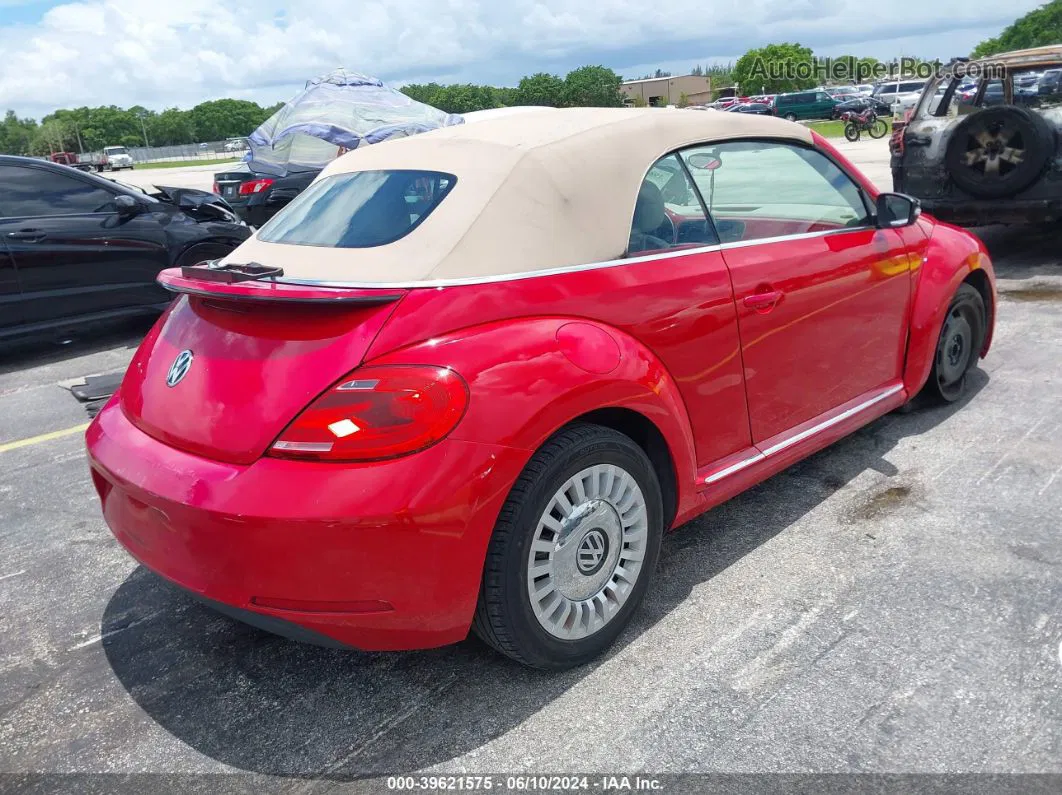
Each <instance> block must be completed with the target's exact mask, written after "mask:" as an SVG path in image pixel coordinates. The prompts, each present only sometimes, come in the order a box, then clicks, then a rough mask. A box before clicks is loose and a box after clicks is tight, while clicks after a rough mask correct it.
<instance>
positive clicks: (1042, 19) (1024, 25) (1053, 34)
mask: <svg viewBox="0 0 1062 795" xmlns="http://www.w3.org/2000/svg"><path fill="white" fill-rule="evenodd" d="M1060 43H1062V0H1051V2H1050V3H1045V4H1044V5H1042V6H1040V7H1039V8H1037V9H1036V10H1034V11H1030V12H1029V13H1028V14H1026V15H1025V16H1023V17H1021V18H1020V19H1017V20H1015V22H1014V23H1013V24H1011V25H1010V26H1008V27H1006V28H1004V29H1003V32H1002V33H1000V34H999V35H998V36H996V37H995V38H993V39H986V40H985V41H982V42H981V43H980V44H978V45H977V46H976V47H974V51H973V52H972V53H971V55H972V56H973V57H974V58H984V57H985V56H987V55H996V54H998V53H1001V52H1009V51H1010V50H1024V49H1026V48H1028V47H1043V46H1045V45H1047V44H1060Z"/></svg>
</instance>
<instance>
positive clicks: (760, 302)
mask: <svg viewBox="0 0 1062 795" xmlns="http://www.w3.org/2000/svg"><path fill="white" fill-rule="evenodd" d="M781 300H782V294H781V293H780V292H778V290H771V291H769V292H765V293H753V294H752V295H746V296H745V297H744V298H743V299H742V303H743V304H744V305H745V306H747V307H748V308H749V309H754V310H755V311H757V312H770V311H771V310H772V309H774V307H775V306H776V305H777V304H778V302H779V301H781Z"/></svg>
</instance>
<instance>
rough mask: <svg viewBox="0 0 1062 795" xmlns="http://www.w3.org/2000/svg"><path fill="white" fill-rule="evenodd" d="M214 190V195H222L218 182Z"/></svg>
mask: <svg viewBox="0 0 1062 795" xmlns="http://www.w3.org/2000/svg"><path fill="white" fill-rule="evenodd" d="M213 190H214V193H216V194H217V195H218V196H220V195H221V188H219V187H218V183H216V182H215V183H214V189H213Z"/></svg>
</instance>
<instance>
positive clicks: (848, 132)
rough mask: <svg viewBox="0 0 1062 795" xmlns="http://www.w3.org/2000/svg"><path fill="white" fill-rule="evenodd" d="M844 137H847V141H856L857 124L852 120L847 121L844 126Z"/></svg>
mask: <svg viewBox="0 0 1062 795" xmlns="http://www.w3.org/2000/svg"><path fill="white" fill-rule="evenodd" d="M844 137H845V138H847V139H848V140H849V141H853V142H855V141H858V140H859V125H857V124H856V123H855V122H854V121H850V122H848V124H846V125H845V126H844Z"/></svg>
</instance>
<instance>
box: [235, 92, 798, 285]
mask: <svg viewBox="0 0 1062 795" xmlns="http://www.w3.org/2000/svg"><path fill="white" fill-rule="evenodd" d="M740 138H770V139H788V140H791V141H795V142H802V143H805V144H810V143H811V142H812V136H811V132H810V131H809V130H808V129H807V128H806V127H804V126H802V125H799V124H794V123H791V122H787V121H782V120H780V119H775V118H771V117H764V116H755V115H751V114H750V115H745V114H738V113H723V112H719V111H712V112H708V113H694V112H691V111H686V110H678V109H661V108H615V109H612V108H609V109H606V108H571V109H565V110H550V111H548V112H546V111H543V112H541V113H534V112H526V113H520V114H516V115H511V116H504V117H500V118H497V119H491V120H485V121H482V122H479V123H477V124H468V125H460V126H456V127H448V128H445V129H440V130H435V131H433V132H430V133H425V134H423V135H417V136H413V137H410V138H404V139H402V140H398V141H392V142H389V143H388V144H387V145H386V146H368V147H364V148H361V149H358V150H356V151H354V152H350V153H349V154H346V155H344V156H343V157H340V158H339V159H337V160H336V161H334V162H333V163H331V164H329V165H328V167H327V168H325V170H324V171H323V172H322V173H321V176H320V177H318V179H326V178H328V177H329V176H331V175H334V174H342V173H346V172H352V171H371V170H379V169H418V170H419V169H423V170H427V171H441V172H446V173H450V174H454V175H455V176H456V177H457V182H456V184H455V185H454V187H453V188H452V189H451V191H450V193H449V194H448V195H447V196H446V197H445V198H444V199H443V200H442V201H441V202H440V204H439V205H438V207H436V208H435V209H434V210H433V211H432V212H431V214H430V215H428V216H427V218H425V219H424V221H423V222H422V223H421V224H420V225H419V226H418V227H417V228H416V229H414V230H413V231H412V232H411V233H410V234H408V235H406V236H405V237H403V238H400V239H399V240H397V241H395V242H393V243H389V244H387V245H383V246H378V247H375V248H358V249H350V248H325V247H317V246H300V245H285V244H276V243H266V242H263V241H260V240H258V239H257V236H254V237H252V238H251V239H250V240H248V241H246V242H245V243H243V244H242V245H241V246H240V247H239V248H237V249H236V250H235V251H234V252H233V253H232V254H230V255H229V256H228V257H227V258H226V260H225V261H226V262H248V261H254V262H259V263H262V264H264V265H272V266H279V267H281V268H283V269H284V276H285V278H293V279H304V280H314V281H324V282H342V283H349V284H364V285H369V286H377V285H418V284H421V283H427V284H438V283H439V282H450V281H478V280H482V281H490V280H496V279H501V278H520V277H523V276H527V275H529V274H535V273H537V272H540V271H550V270H554V269H561V268H567V267H571V266H578V265H589V264H592V263H598V262H605V261H609V260H614V259H617V258H619V257H621V256H622V255H623V253H624V251H625V250H626V247H627V242H628V239H629V235H630V227H631V219H632V217H633V213H634V205H635V199H636V197H637V195H638V190H639V188H640V187H641V183H642V180H643V179H644V177H645V174H646V172H647V171H648V169H649V167H650V166H651V165H652V164H653V163H654V162H655V161H656V160H657V159H658V158H660V157H662V156H664V155H666V154H667V153H669V152H671V151H674V150H676V149H680V148H682V147H685V146H689V145H692V144H697V143H709V142H713V141H719V140H723V139H740Z"/></svg>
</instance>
